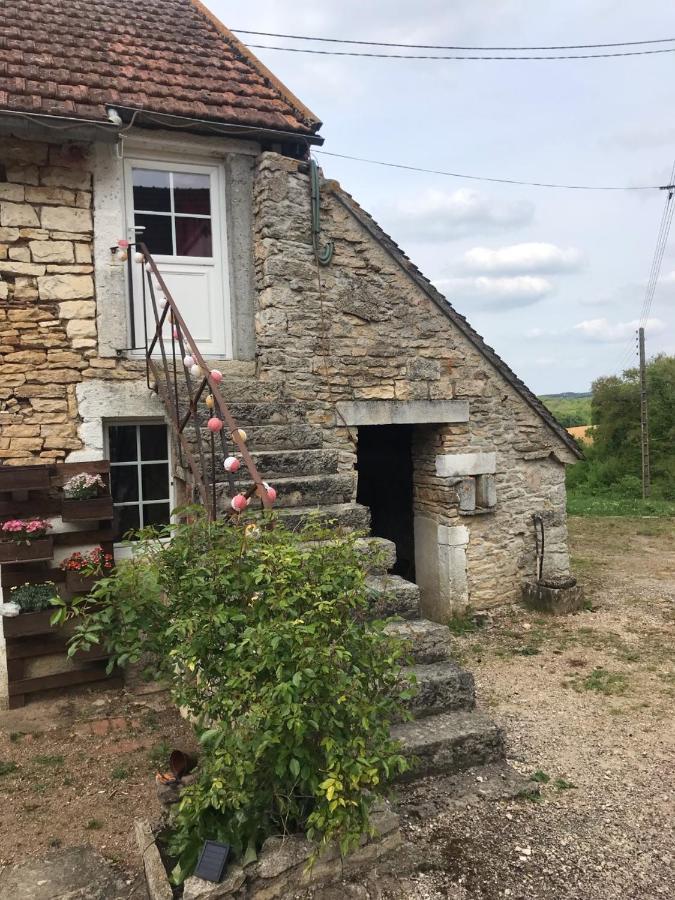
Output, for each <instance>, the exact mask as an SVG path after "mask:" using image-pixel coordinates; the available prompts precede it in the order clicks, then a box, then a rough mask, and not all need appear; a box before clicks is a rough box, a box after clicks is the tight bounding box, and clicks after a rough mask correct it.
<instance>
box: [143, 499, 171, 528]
mask: <svg viewBox="0 0 675 900" xmlns="http://www.w3.org/2000/svg"><path fill="white" fill-rule="evenodd" d="M170 520H171V509H170V508H169V504H168V503H146V505H145V506H144V507H143V521H144V522H145V524H146V525H166V524H167V523H168V522H169V521H170Z"/></svg>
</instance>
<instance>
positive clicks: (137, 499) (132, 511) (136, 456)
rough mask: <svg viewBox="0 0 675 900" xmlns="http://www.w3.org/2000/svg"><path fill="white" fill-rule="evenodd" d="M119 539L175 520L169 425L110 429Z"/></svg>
mask: <svg viewBox="0 0 675 900" xmlns="http://www.w3.org/2000/svg"><path fill="white" fill-rule="evenodd" d="M107 441H108V457H109V459H110V487H111V492H112V498H113V507H114V511H115V519H114V526H113V527H114V530H115V539H116V540H122V538H123V537H124V535H125V534H126V533H127V532H128V531H130V530H132V529H137V528H145V527H146V526H148V525H165V524H166V523H168V522H169V521H170V519H171V476H170V469H169V441H168V435H167V428H166V425H163V424H159V423H154V422H115V423H114V424H112V423H111V424H109V425H108V426H107Z"/></svg>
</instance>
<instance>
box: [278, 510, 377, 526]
mask: <svg viewBox="0 0 675 900" xmlns="http://www.w3.org/2000/svg"><path fill="white" fill-rule="evenodd" d="M275 510H276V515H277V517H278V519H279V521H280V522H281V523H282V524H283V525H285V526H286V528H295V529H297V528H301V527H303V526H304V525H307V524H309V523H314V524H318V525H319V524H320V525H323V526H325V527H332V528H339V529H343V530H345V531H363V532H367V531H368V530H369V528H370V510H369V509H368V507H367V506H362V505H361V504H360V503H330V504H324V505H322V506H318V505H317V506H290V507H281V508H280V509H277V508H276V507H275Z"/></svg>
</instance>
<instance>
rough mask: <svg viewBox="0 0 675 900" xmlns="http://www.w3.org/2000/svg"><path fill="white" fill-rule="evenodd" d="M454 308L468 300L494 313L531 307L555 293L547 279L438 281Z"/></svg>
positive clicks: (460, 279) (486, 278)
mask: <svg viewBox="0 0 675 900" xmlns="http://www.w3.org/2000/svg"><path fill="white" fill-rule="evenodd" d="M435 284H436V287H437V288H438V289H439V291H442V292H443V293H444V294H445V295H446V297H447V298H448V300H449V301H450V302H451V303H452V304H453V305H458V304H459V303H461V301H466V302H467V303H468V304H469V305H470V306H471V308H473V309H490V310H492V311H499V310H509V309H516V308H517V307H519V306H531V305H532V304H533V303H538V302H539V300H542V299H543V298H544V297H547V296H548V295H549V294H550V293H552V292H553V285H552V284H551V283H550V281H547V280H546V279H545V278H538V277H535V276H533V275H519V276H517V277H515V278H490V277H487V276H485V275H482V276H479V277H478V278H445V279H441V280H439V281H437V282H435Z"/></svg>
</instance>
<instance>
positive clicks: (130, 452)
mask: <svg viewBox="0 0 675 900" xmlns="http://www.w3.org/2000/svg"><path fill="white" fill-rule="evenodd" d="M108 443H109V444H110V462H113V463H115V462H132V461H133V460H135V459H136V457H137V453H136V426H135V425H110V426H109V428H108Z"/></svg>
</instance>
